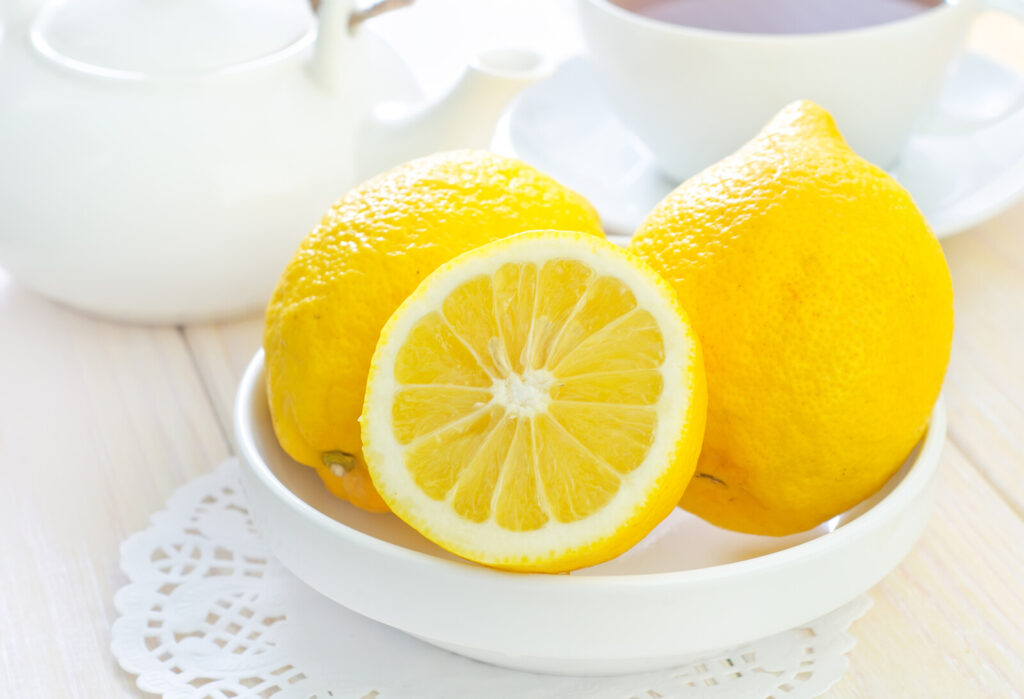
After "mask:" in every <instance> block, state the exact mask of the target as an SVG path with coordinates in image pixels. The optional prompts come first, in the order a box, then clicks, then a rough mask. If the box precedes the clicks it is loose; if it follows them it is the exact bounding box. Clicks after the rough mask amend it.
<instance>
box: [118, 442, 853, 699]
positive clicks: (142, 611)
mask: <svg viewBox="0 0 1024 699" xmlns="http://www.w3.org/2000/svg"><path fill="white" fill-rule="evenodd" d="M238 468H239V466H238V464H237V462H235V461H234V460H229V461H227V462H225V463H224V464H223V465H222V466H221V467H220V468H218V469H217V470H216V471H215V472H213V473H211V474H209V475H206V476H203V477H201V478H198V479H196V480H194V481H192V482H191V483H189V484H187V485H185V486H183V487H182V488H181V489H179V490H178V491H177V492H176V493H175V494H174V495H173V496H171V498H170V499H169V500H168V501H167V508H166V509H165V510H163V511H162V512H158V513H157V514H155V515H153V517H152V524H151V525H150V527H149V528H148V529H146V530H145V531H142V532H139V533H138V534H135V535H134V536H132V537H131V538H129V539H128V540H127V541H125V542H124V543H123V544H122V546H121V568H122V570H123V571H124V573H125V575H127V576H128V579H129V581H130V582H129V584H128V585H126V586H125V587H123V588H121V589H120V590H119V591H118V593H117V595H116V596H115V598H114V604H115V606H116V607H117V610H118V612H119V613H120V617H119V618H118V619H117V620H116V621H115V622H114V627H113V633H112V636H113V637H112V641H111V648H112V650H113V652H114V655H115V656H116V657H117V660H118V662H119V663H120V664H121V667H123V668H124V669H125V670H127V671H128V672H130V673H132V674H135V675H138V678H137V683H138V686H139V688H140V689H142V690H144V691H146V692H152V693H154V694H161V695H163V696H165V697H175V698H183V697H215V698H217V699H221V698H224V699H226V698H228V697H248V696H251V697H275V699H292V698H295V699H324V698H326V697H338V698H341V699H350V698H351V699H364V698H366V699H375V698H376V699H393V698H402V699H404V698H407V697H416V698H422V699H434V698H436V699H448V698H450V697H474V696H488V697H515V698H519V697H528V698H530V699H549V698H550V699H555V698H558V699H563V698H564V699H572V698H574V697H581V698H582V697H587V698H588V699H589V698H595V699H604V698H607V699H612V698H614V699H628V698H633V699H659V698H665V699H667V698H669V697H672V698H675V697H680V698H689V697H701V698H710V699H733V698H734V697H744V698H747V697H772V698H774V699H780V698H781V697H786V698H787V699H805V698H807V697H816V696H819V695H820V694H822V693H824V692H825V691H826V690H827V689H828V688H829V687H830V686H832V684H834V683H835V682H836V681H837V680H838V679H839V678H840V677H841V676H842V674H843V672H844V671H845V670H846V667H847V664H848V661H847V659H846V652H847V651H849V650H850V649H851V648H852V647H853V645H854V643H855V642H854V639H853V638H852V637H850V635H849V634H847V633H846V629H847V627H849V625H850V624H851V623H852V622H853V621H854V620H855V619H857V618H859V617H860V616H861V615H863V614H864V612H866V611H867V609H868V608H869V607H870V606H871V600H870V598H868V597H866V596H861V597H859V598H858V599H856V600H854V601H853V602H850V603H849V604H848V605H846V606H844V607H842V608H841V609H838V610H836V611H835V612H832V613H831V614H828V615H826V616H824V617H822V618H821V619H818V620H817V621H815V622H813V623H811V624H809V625H807V626H806V627H803V628H798V629H793V630H791V631H787V632H784V633H780V634H777V635H775V636H772V637H770V638H766V639H763V640H760V641H757V642H754V643H751V644H749V645H746V646H743V647H740V648H736V649H734V650H732V651H729V652H726V653H721V654H718V655H717V656H715V657H712V658H708V659H706V660H703V661H700V662H695V663H690V664H688V665H683V666H681V667H677V668H674V669H671V670H662V671H659V672H650V673H643V674H637V675H626V676H622V677H599V678H597V677H594V678H590V677H556V676H548V675H534V674H529V673H525V672H517V671H514V670H506V669H503V668H498V667H493V666H490V665H486V664H484V663H480V662H477V661H474V660H469V659H467V658H463V657H461V656H458V655H454V654H452V653H449V652H447V651H444V650H440V649H438V648H435V647H433V646H431V645H428V644H426V643H423V642H421V641H418V640H416V639H414V638H412V637H410V636H407V635H405V634H403V633H402V632H400V631H396V630H395V629H392V628H389V627H387V626H384V625H382V624H378V623H376V622H374V621H371V620H369V619H366V618H364V617H361V616H359V615H358V614H355V613H353V612H350V611H348V610H346V609H344V608H343V607H341V606H339V605H337V604H335V603H334V602H332V601H330V600H328V599H327V598H325V597H323V596H322V595H320V594H319V593H317V592H316V591H314V590H313V589H311V588H309V587H308V586H306V585H305V584H304V583H302V582H301V581H299V580H298V579H297V578H296V577H295V576H293V575H292V574H291V573H289V572H288V571H287V570H286V569H284V568H283V567H282V566H281V564H280V563H278V562H277V560H275V559H274V557H273V555H272V554H271V553H270V551H269V549H267V547H266V546H264V544H263V542H262V541H261V540H260V538H259V536H258V535H257V533H256V531H255V529H254V528H253V525H252V522H251V521H250V520H249V515H248V512H247V511H246V502H245V494H244V493H243V492H242V489H241V485H240V482H239V473H238Z"/></svg>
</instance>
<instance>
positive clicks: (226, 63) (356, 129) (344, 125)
mask: <svg viewBox="0 0 1024 699" xmlns="http://www.w3.org/2000/svg"><path fill="white" fill-rule="evenodd" d="M410 1H411V0H380V2H378V3H377V4H376V5H374V6H371V7H369V8H367V9H365V10H362V11H356V10H355V9H354V7H353V5H354V2H353V0H322V2H321V6H320V8H319V12H318V13H317V14H316V15H314V12H313V11H312V10H311V9H310V8H309V7H308V6H306V5H305V3H304V2H302V0H65V1H63V2H56V3H50V4H45V5H42V6H35V3H34V2H31V1H30V0H0V3H6V4H0V7H3V8H4V10H3V11H2V12H3V14H2V15H0V265H2V266H4V267H6V268H7V269H8V270H10V272H11V273H12V274H13V275H14V276H15V277H17V278H19V279H20V280H21V281H22V282H24V283H25V284H27V285H29V286H30V287H33V288H34V289H36V290H38V291H40V292H41V293H43V294H45V295H47V296H49V297H51V298H54V299H57V300H59V301H62V302H65V303H67V304H69V305H72V306H75V307H77V308H81V309H85V310H88V311H91V312H94V313H98V314H101V315H104V316H108V317H113V318H118V319H125V320H133V321H144V322H183V321H195V320H201V319H211V318H218V317H225V316H231V315H237V314H240V313H243V312H247V311H252V310H255V309H258V308H260V307H261V306H262V305H263V304H264V303H265V302H266V300H267V298H268V295H269V293H270V291H271V289H272V288H273V284H274V281H275V280H276V279H277V276H278V274H279V273H280V271H281V269H282V268H283V266H284V264H285V263H286V261H287V260H288V258H289V257H290V255H291V253H292V252H293V250H294V249H295V246H296V245H297V243H298V241H299V240H300V239H301V238H302V237H303V236H304V235H305V233H306V232H308V230H309V229H310V228H311V227H312V226H313V225H315V223H316V222H317V221H318V220H319V218H320V216H321V215H322V214H323V213H324V212H325V211H326V210H327V208H328V207H329V206H330V204H331V202H333V201H334V200H335V199H337V198H338V197H339V196H340V195H341V194H343V193H344V192H345V191H346V190H347V189H348V188H350V187H351V186H352V185H353V184H355V183H356V182H357V181H358V180H359V179H362V178H363V177H365V176H368V175H371V174H374V173H375V172H378V171H380V170H382V169H384V168H385V167H388V166H390V165H393V164H395V163H397V162H399V161H402V160H405V159H408V158H412V157H416V156H419V155H424V154H426V153H429V152H432V151H436V150H443V149H447V148H454V147H462V146H484V145H486V143H487V140H488V137H489V135H490V133H491V129H492V127H493V123H494V121H495V120H496V119H497V117H498V116H499V115H500V113H501V112H502V110H503V109H504V107H505V105H506V104H507V102H508V101H509V100H510V99H511V98H512V97H513V96H514V95H515V94H516V93H517V92H518V91H519V90H520V89H521V88H522V87H523V86H525V85H527V84H529V83H530V82H532V81H533V80H535V79H537V78H538V77H541V76H542V75H543V74H544V73H545V66H544V65H543V62H542V61H541V59H540V57H539V56H538V55H537V54H535V53H533V52H530V51H516V50H495V51H489V52H485V53H483V54H481V55H480V56H478V57H477V59H476V60H475V61H474V62H473V63H471V64H470V65H469V66H468V67H467V68H466V71H465V73H464V74H463V76H462V78H461V79H460V80H459V81H458V82H457V83H456V84H455V86H454V87H453V88H452V89H451V91H450V92H448V93H447V94H446V95H445V96H443V97H441V98H440V99H438V100H437V101H435V102H433V103H431V104H425V105H422V104H421V105H418V106H415V107H413V108H408V107H396V105H395V104H393V103H389V104H384V105H380V107H379V108H374V105H375V104H376V103H377V102H378V101H380V100H381V99H383V98H384V97H392V98H393V97H396V96H399V97H404V98H408V97H410V96H412V97H416V96H418V94H419V93H418V90H417V89H416V87H415V83H414V81H413V80H412V79H411V77H410V74H409V72H408V70H407V68H406V67H405V65H404V64H403V63H402V62H401V61H400V60H399V59H398V57H397V56H396V55H395V54H394V53H393V52H392V51H390V49H388V48H387V47H386V46H385V45H384V44H383V42H382V41H380V40H379V39H377V38H376V37H375V36H374V35H373V34H372V33H368V32H366V31H365V30H364V29H363V28H362V26H361V25H362V22H363V21H364V20H365V19H367V18H369V17H372V16H374V15H376V14H380V13H381V12H383V11H387V10H388V9H391V8H393V7H397V6H402V5H407V4H409V3H410ZM357 155H358V157H357Z"/></svg>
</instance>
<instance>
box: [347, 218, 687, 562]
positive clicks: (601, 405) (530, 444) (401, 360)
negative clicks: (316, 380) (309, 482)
mask: <svg viewBox="0 0 1024 699" xmlns="http://www.w3.org/2000/svg"><path fill="white" fill-rule="evenodd" d="M705 405H706V391H705V383H704V371H703V366H702V360H701V353H700V346H699V344H698V342H697V340H696V337H695V336H694V334H693V333H692V331H691V330H690V326H689V322H688V320H687V318H686V315H685V313H684V312H683V310H682V309H681V308H680V306H679V304H678V301H677V300H676V298H675V295H674V294H673V293H672V290H671V289H670V288H669V287H668V285H667V284H666V283H665V282H664V280H662V279H661V278H660V277H658V276H657V275H656V274H655V273H654V272H653V271H651V270H650V269H649V268H648V267H647V266H646V265H643V264H642V263H639V262H638V261H636V260H635V259H633V258H632V257H631V256H630V255H628V253H626V252H625V251H623V250H621V249H619V248H617V247H616V246H615V245H612V244H611V243H608V242H607V241H604V240H601V239H599V238H595V237H593V236H589V235H585V234H583V233H573V232H553V231H538V232H531V233H526V234H523V235H519V236H515V237H512V238H508V239H505V240H501V241H498V242H495V243H491V244H489V245H486V246H484V247H481V248H479V249H477V250H474V251H472V252H469V253H466V254H464V255H461V256H459V257H457V258H455V259H454V260H452V261H451V262H449V263H448V264H446V265H445V266H443V267H441V268H440V269H439V270H437V271H436V272H435V273H434V274H432V275H431V276H430V277H428V278H427V279H425V280H424V282H423V284H422V285H420V287H419V288H418V289H417V290H416V292H415V293H414V294H412V295H411V296H410V297H409V298H408V299H407V300H406V301H405V302H404V303H403V304H402V305H401V307H399V309H398V310H397V311H396V312H395V314H394V315H393V316H392V317H391V319H390V320H389V321H388V324H387V326H386V327H385V328H384V331H383V333H382V334H381V339H380V343H379V344H378V345H377V351H376V352H375V354H374V357H373V365H372V367H371V370H370V378H369V383H368V385H367V391H366V402H365V405H364V406H363V415H362V425H363V445H364V452H365V454H366V459H367V462H368V464H369V468H370V473H371V475H372V476H373V482H374V483H375V484H376V486H377V488H378V490H379V491H380V494H381V495H382V496H383V498H384V500H385V501H386V502H387V504H388V506H389V507H391V509H392V510H393V511H394V512H395V514H397V515H398V516H399V517H401V518H402V519H403V520H405V521H406V522H407V523H409V524H410V525H411V526H412V527H414V528H415V529H417V530H419V531H420V532H421V533H422V534H424V535H425V536H426V537H427V538H429V539H431V540H433V541H434V542H436V543H437V544H439V545H440V546H442V547H443V548H445V549H447V550H449V551H452V552H453V553H456V554H458V555H460V556H463V557H465V558H468V559H471V560H473V561H477V562H479V563H483V564H486V565H490V566H495V567H501V568H506V569H512V570H523V571H543V572H559V571H565V570H571V569H575V568H579V567H582V566H587V565H592V564H595V563H599V562H601V561H605V560H608V559H609V558H612V557H614V556H616V555H618V554H619V553H622V552H623V551H625V550H626V549H627V548H629V547H630V546H632V545H634V544H635V543H636V542H638V541H639V540H640V539H641V538H643V537H644V536H645V535H646V534H647V533H648V532H649V531H650V530H651V529H652V528H653V527H654V526H655V525H656V524H657V523H658V522H659V521H661V520H662V519H664V517H665V516H666V515H667V514H668V513H669V512H671V510H672V509H673V508H674V507H675V504H676V502H677V501H678V499H679V497H680V496H681V495H682V493H683V489H684V488H685V487H686V483H687V481H689V479H690V477H691V475H692V474H693V469H694V466H695V464H696V459H697V454H698V452H699V450H700V441H701V437H702V434H703V430H704V415H705Z"/></svg>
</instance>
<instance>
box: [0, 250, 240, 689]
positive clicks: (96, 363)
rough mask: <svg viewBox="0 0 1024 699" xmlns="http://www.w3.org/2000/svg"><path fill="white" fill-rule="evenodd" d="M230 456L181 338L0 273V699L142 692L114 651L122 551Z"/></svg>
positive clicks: (172, 330) (174, 332)
mask: <svg viewBox="0 0 1024 699" xmlns="http://www.w3.org/2000/svg"><path fill="white" fill-rule="evenodd" d="M227 455H228V449H227V445H226V443H225V441H224V439H223V437H222V435H221V432H220V429H219V428H218V426H217V417H216V415H215V414H214V412H213V410H212V409H211V406H210V402H209V400H208V399H207V397H206V393H205V391H204V389H203V386H202V384H201V383H200V381H199V378H198V375H197V373H196V371H195V367H194V365H193V363H192V358H191V357H190V356H189V353H188V350H187V348H186V346H185V342H184V339H183V337H182V335H181V333H180V331H179V330H177V329H175V328H168V329H150V328H143V327H131V326H126V325H117V324H114V323H108V322H105V321H100V320H95V319H92V318H89V317H87V316H84V315H82V314H80V313H77V312H74V311H71V310H68V309H65V308H62V307H60V306H57V305H55V304H53V303H50V302H49V301H45V300H43V299H42V298H40V297H38V296H36V295H35V294H33V293H31V292H30V291H28V290H26V289H24V288H23V287H20V286H17V285H15V284H14V283H13V282H12V281H11V279H10V278H9V277H8V276H7V275H6V274H5V273H3V271H2V270H0V483H2V484H3V486H2V487H0V560H2V561H3V565H2V568H0V697H11V698H12V699H15V698H18V699H20V698H21V697H25V698H35V697H40V698H46V699H50V698H53V699H57V698H58V697H71V696H78V697H114V696H122V695H128V696H137V694H136V693H135V692H134V691H130V690H133V688H134V680H133V679H131V678H130V677H129V676H128V675H126V674H125V673H123V672H122V671H121V670H120V669H119V668H118V667H117V664H116V662H115V661H114V659H113V656H112V655H111V653H110V649H109V644H110V625H111V623H112V622H113V620H114V617H115V611H114V608H113V602H112V600H113V597H114V592H115V591H116V590H117V589H118V588H119V587H121V586H122V585H124V584H125V582H126V580H125V578H124V576H123V575H122V574H121V572H120V570H119V568H118V564H119V552H118V551H119V546H120V543H121V541H122V540H124V539H125V538H126V537H127V536H128V535H130V534H131V533H133V532H135V531H137V530H139V529H142V528H143V527H144V526H145V525H146V521H147V519H148V518H149V515H150V514H151V513H153V512H155V511H157V510H159V509H160V508H162V507H163V503H164V501H165V500H166V499H167V496H168V495H170V494H171V492H173V490H174V489H175V488H176V487H178V486H179V485H181V484H182V483H185V482H187V481H189V480H192V479H193V478H195V477H196V476H197V475H199V474H201V473H204V472H206V471H208V470H210V469H211V468H212V467H214V466H216V465H217V464H218V463H219V462H220V461H221V460H223V459H224V458H225V457H226V456H227Z"/></svg>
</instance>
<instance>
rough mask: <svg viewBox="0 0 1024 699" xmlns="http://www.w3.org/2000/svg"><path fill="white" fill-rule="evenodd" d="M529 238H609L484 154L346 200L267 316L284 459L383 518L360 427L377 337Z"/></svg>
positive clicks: (574, 200)
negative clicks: (463, 261) (476, 254)
mask: <svg viewBox="0 0 1024 699" xmlns="http://www.w3.org/2000/svg"><path fill="white" fill-rule="evenodd" d="M531 229H565V230H576V231H583V232H587V233H593V234H597V235H602V232H601V225H600V221H599V220H598V217H597V214H596V213H595V212H594V210H593V208H592V207H591V206H590V205H589V204H588V203H587V202H586V200H584V199H583V198H582V197H580V196H579V195H577V194H576V193H574V192H572V191H571V190H569V189H566V188H565V187H563V186H562V185H560V184H559V183H558V182H556V181H554V180H553V179H551V178H550V177H547V176H546V175H544V174H542V173H541V172H539V171H537V170H535V169H534V168H532V167H530V166H528V165H526V164H525V163H522V162H519V161H517V160H512V159H509V158H504V157H500V156H498V155H494V154H492V153H487V152H483V151H469V150H466V151H455V152H450V153H439V154H437V155H433V156H429V157H426V158H421V159H419V160H415V161H412V162H410V163H407V164H405V165H402V166H399V167H397V168H395V169H394V170H391V171H389V172H386V173H383V174H381V175H378V176H377V177H374V178H373V179H371V180H369V181H367V182H365V183H364V184H362V185H360V186H358V187H356V188H355V189H353V190H352V191H350V192H349V193H348V194H346V195H345V196H344V197H343V198H342V199H341V200H339V201H338V202H337V203H336V204H335V205H334V206H333V207H332V208H331V210H330V211H329V212H328V213H327V215H326V216H324V218H323V220H322V221H321V222H320V225H319V226H317V227H316V228H315V229H314V230H313V231H312V232H311V233H310V234H309V235H308V236H307V237H306V239H305V240H304V241H303V242H302V244H301V245H300V246H299V249H298V250H297V251H296V253H295V256H294V257H293V258H292V260H291V262H289V263H288V266H287V267H286V268H285V270H284V273H283V274H282V275H281V278H280V280H279V281H278V283H277V288H276V289H275V290H274V294H273V296H272V297H271V300H270V304H269V305H268V306H267V312H266V325H265V327H264V331H263V348H264V351H265V353H266V377H267V396H268V400H269V404H270V415H271V418H272V420H273V423H274V431H275V433H276V434H277V438H278V441H279V442H280V443H281V446H282V447H283V448H284V450H285V451H286V452H288V454H289V455H290V456H291V457H292V458H294V459H295V460H296V461H299V462H301V463H303V464H306V465H308V466H313V467H314V468H316V469H317V473H318V474H319V475H320V477H321V478H322V479H323V480H324V482H325V484H326V485H327V487H328V488H329V489H330V490H331V492H332V493H334V494H335V495H337V496H338V497H342V498H347V499H349V500H351V501H352V502H353V503H354V504H355V505H358V506H359V507H362V508H364V509H368V510H374V511H384V510H386V509H387V507H386V505H385V504H384V501H383V500H381V498H380V496H379V495H378V494H377V491H376V490H375V489H374V487H373V483H372V481H371V480H370V477H369V474H368V472H367V470H366V464H365V462H364V461H363V457H362V453H361V444H360V438H359V424H358V418H359V413H360V411H361V409H362V405H363V394H364V391H365V388H366V377H367V373H368V372H369V368H370V359H371V357H372V356H373V351H374V348H375V347H376V344H377V338H378V336H379V335H380V331H381V328H383V327H384V323H385V322H386V321H387V319H388V318H389V317H390V316H391V314H392V312H393V311H394V310H395V309H396V308H398V306H399V305H400V304H401V303H402V301H404V300H405V298H406V297H407V296H408V295H409V294H411V293H412V292H413V291H414V290H415V289H416V287H417V285H418V284H419V283H420V281H421V280H422V279H423V278H424V277H425V276H427V275H428V274H430V273H431V272H432V271H434V269H435V268H436V267H438V266H439V265H441V264H443V263H445V262H447V261H448V260H450V259H452V258H453V257H455V256H457V255H459V254H461V253H463V252H466V251H467V250H470V249H472V248H475V247H478V246H480V245H483V244H484V243H488V242H490V241H492V240H496V239H498V238H503V237H506V236H509V235H514V234H516V233H520V232H522V231H527V230H531Z"/></svg>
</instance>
